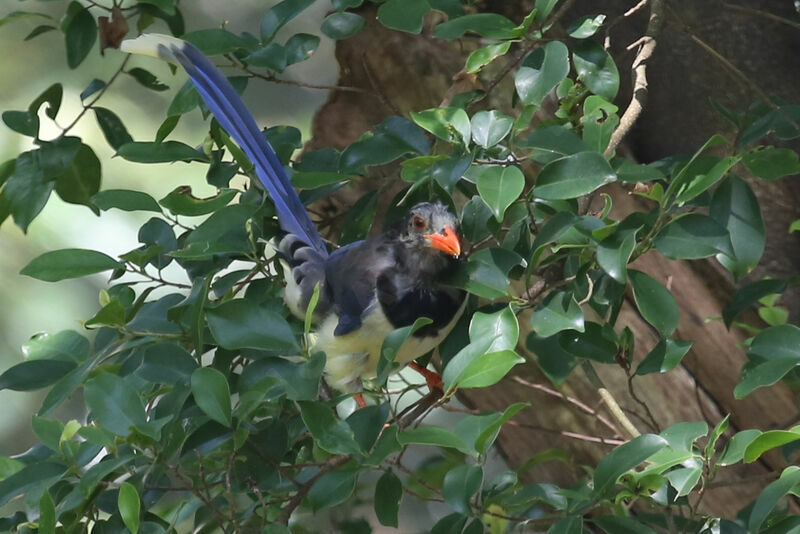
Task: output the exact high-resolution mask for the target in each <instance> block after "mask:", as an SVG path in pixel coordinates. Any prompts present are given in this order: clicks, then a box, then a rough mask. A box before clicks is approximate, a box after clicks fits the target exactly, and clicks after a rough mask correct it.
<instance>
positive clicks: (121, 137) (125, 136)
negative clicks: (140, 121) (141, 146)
mask: <svg viewBox="0 0 800 534" xmlns="http://www.w3.org/2000/svg"><path fill="white" fill-rule="evenodd" d="M92 109H93V110H94V114H95V117H96V118H97V123H98V124H99V125H100V129H101V130H102V131H103V135H104V136H105V138H106V141H108V144H109V145H111V148H113V149H115V150H116V149H117V148H119V147H120V146H121V145H124V144H125V143H132V142H133V138H132V137H131V135H130V134H129V133H128V130H127V129H126V128H125V125H124V124H122V120H120V118H119V117H118V116H117V114H116V113H114V112H113V111H111V110H110V109H106V108H101V107H99V106H95V107H93V108H92Z"/></svg>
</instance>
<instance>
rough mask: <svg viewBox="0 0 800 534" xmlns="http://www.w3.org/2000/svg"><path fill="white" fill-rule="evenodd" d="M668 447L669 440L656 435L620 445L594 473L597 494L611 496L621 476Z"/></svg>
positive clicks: (645, 436) (640, 437) (601, 462)
mask: <svg viewBox="0 0 800 534" xmlns="http://www.w3.org/2000/svg"><path fill="white" fill-rule="evenodd" d="M667 445H668V444H667V440H665V439H664V438H662V437H661V436H656V435H655V434H642V435H641V436H639V437H636V438H634V439H632V440H631V441H629V442H628V443H625V444H624V445H620V446H619V447H617V448H616V449H614V450H613V451H611V452H610V453H608V454H607V455H606V456H605V457H604V458H603V459H602V460H600V463H598V464H597V469H595V471H594V491H595V493H597V494H598V495H600V496H606V495H609V494H610V493H611V491H610V490H613V488H614V485H615V484H616V482H617V479H618V478H619V477H620V476H622V475H623V474H624V473H626V472H627V471H629V470H630V469H633V468H634V467H636V466H637V465H639V464H640V463H642V462H643V461H645V460H647V459H648V458H649V457H650V456H652V455H653V454H655V453H656V452H658V451H659V450H661V449H663V448H664V447H666V446H667Z"/></svg>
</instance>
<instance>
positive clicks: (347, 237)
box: [339, 191, 378, 245]
mask: <svg viewBox="0 0 800 534" xmlns="http://www.w3.org/2000/svg"><path fill="white" fill-rule="evenodd" d="M377 209H378V192H377V191H370V192H369V193H367V194H365V195H363V196H362V197H361V198H359V199H358V200H357V201H356V203H355V204H353V207H352V208H350V210H349V211H348V212H347V214H346V215H345V217H344V220H343V221H342V233H341V235H340V236H339V245H346V244H348V243H352V242H353V241H359V240H362V239H364V238H366V237H367V234H368V233H369V230H370V228H372V221H374V220H375V212H376V210H377Z"/></svg>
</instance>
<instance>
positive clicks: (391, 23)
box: [378, 0, 431, 33]
mask: <svg viewBox="0 0 800 534" xmlns="http://www.w3.org/2000/svg"><path fill="white" fill-rule="evenodd" d="M430 9H431V6H430V4H429V3H428V0H388V1H387V2H386V3H384V4H381V6H380V7H379V8H378V21H379V22H380V23H381V24H383V25H384V26H386V27H387V28H390V29H392V30H400V31H403V32H408V33H419V32H421V31H422V20H423V18H424V17H425V14H426V13H428V11H430Z"/></svg>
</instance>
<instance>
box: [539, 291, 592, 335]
mask: <svg viewBox="0 0 800 534" xmlns="http://www.w3.org/2000/svg"><path fill="white" fill-rule="evenodd" d="M531 326H532V327H533V329H534V331H535V332H536V335H538V336H539V337H550V336H552V335H553V334H557V333H558V332H561V331H562V330H577V331H578V332H583V331H584V320H583V311H582V310H581V308H580V306H578V303H577V302H576V301H575V298H574V297H573V296H572V294H571V293H568V292H566V291H553V292H552V293H550V294H549V295H548V296H547V298H546V299H545V300H544V302H542V304H541V306H539V308H538V309H537V310H536V311H534V312H533V313H532V314H531Z"/></svg>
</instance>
